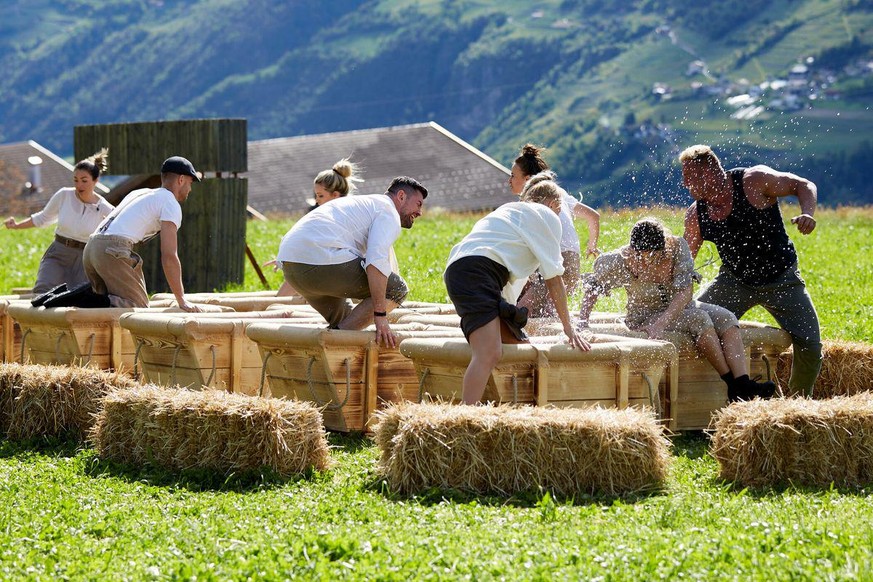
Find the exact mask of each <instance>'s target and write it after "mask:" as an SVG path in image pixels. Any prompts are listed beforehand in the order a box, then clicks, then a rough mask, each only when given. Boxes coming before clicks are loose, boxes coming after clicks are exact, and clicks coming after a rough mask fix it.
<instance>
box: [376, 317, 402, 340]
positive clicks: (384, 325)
mask: <svg viewBox="0 0 873 582" xmlns="http://www.w3.org/2000/svg"><path fill="white" fill-rule="evenodd" d="M373 323H375V325H376V343H377V344H378V343H384V344H385V346H386V347H392V348H396V347H397V338H396V337H395V336H394V332H392V331H391V326H390V325H388V318H387V317H385V316H384V315H377V316H376V317H374V318H373Z"/></svg>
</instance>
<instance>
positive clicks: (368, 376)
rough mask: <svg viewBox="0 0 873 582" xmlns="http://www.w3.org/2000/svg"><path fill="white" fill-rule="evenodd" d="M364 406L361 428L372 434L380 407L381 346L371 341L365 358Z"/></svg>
mask: <svg viewBox="0 0 873 582" xmlns="http://www.w3.org/2000/svg"><path fill="white" fill-rule="evenodd" d="M364 367H365V369H364V379H365V381H364V406H362V407H361V408H363V413H364V418H363V419H362V422H361V426H363V427H364V430H365V431H367V432H372V430H371V428H370V420H371V419H372V418H373V413H375V412H376V407H377V406H378V405H379V400H378V398H377V391H378V388H379V344H377V343H376V341H375V340H374V341H371V342H370V343H369V344H367V353H366V356H365V357H364Z"/></svg>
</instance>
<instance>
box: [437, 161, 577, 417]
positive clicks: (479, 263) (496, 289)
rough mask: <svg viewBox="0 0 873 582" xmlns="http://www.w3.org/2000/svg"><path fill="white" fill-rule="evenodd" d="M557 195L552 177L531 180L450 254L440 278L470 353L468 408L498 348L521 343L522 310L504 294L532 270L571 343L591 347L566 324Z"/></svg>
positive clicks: (480, 390)
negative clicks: (516, 199)
mask: <svg viewBox="0 0 873 582" xmlns="http://www.w3.org/2000/svg"><path fill="white" fill-rule="evenodd" d="M561 192H562V190H561V188H560V187H559V186H558V185H557V184H556V183H555V182H554V180H553V179H552V175H551V173H548V172H543V173H540V174H537V175H536V176H534V177H532V178H531V179H530V180H528V181H527V183H526V184H525V186H524V189H523V190H522V192H521V201H520V202H510V203H509V204H504V205H503V206H501V207H499V208H498V209H497V210H495V211H494V212H492V213H491V214H488V215H487V216H485V217H484V218H482V219H481V220H479V221H478V222H477V223H476V224H475V225H474V226H473V230H472V231H470V234H468V235H467V236H466V237H464V239H463V240H462V241H461V242H459V243H458V244H456V245H455V246H454V248H452V251H451V253H450V254H449V261H448V265H447V266H446V271H445V273H444V274H443V280H444V281H445V284H446V290H447V291H448V293H449V299H451V301H452V303H453V304H454V305H455V310H456V311H457V313H458V315H460V316H461V329H462V331H463V332H464V337H466V338H467V341H468V342H469V343H470V348H471V349H472V351H473V357H472V359H471V360H470V365H469V366H467V371H466V373H465V374H464V382H463V396H462V398H463V400H464V402H465V403H466V404H475V403H477V402H479V401H480V400H481V398H482V394H484V392H485V385H486V383H487V381H488V377H489V376H490V375H491V371H492V370H493V369H494V366H496V365H497V362H499V361H500V356H501V355H502V353H503V344H504V343H522V342H526V341H527V336H526V335H525V333H524V331H523V329H522V328H523V327H524V325H525V324H526V323H527V315H528V310H527V308H525V307H517V306H515V305H512V303H511V302H510V301H507V295H509V294H511V289H512V283H514V282H516V281H524V280H525V279H527V278H528V277H529V276H530V275H531V273H533V272H534V271H535V270H536V269H539V270H540V272H541V273H542V276H543V277H544V278H545V283H544V285H545V287H546V289H547V290H548V293H549V296H550V297H551V300H552V302H553V303H554V305H555V307H556V311H557V314H558V317H559V318H560V319H561V323H562V324H563V326H564V333H565V334H566V335H567V338H568V340H569V342H570V345H572V346H573V347H575V348H578V349H580V350H583V351H587V350H589V349H591V346H590V345H589V344H588V342H586V341H585V340H584V339H582V337H581V336H580V335H579V333H578V332H577V331H576V329H575V328H574V327H573V324H572V322H571V321H570V312H569V309H568V307H567V291H566V289H565V288H564V281H563V279H562V278H561V275H562V274H563V273H564V266H563V264H562V259H561V244H560V242H561V221H560V219H559V218H558V216H557V215H558V213H559V212H560V211H561ZM511 299H512V300H513V301H514V299H515V298H514V297H512V298H511Z"/></svg>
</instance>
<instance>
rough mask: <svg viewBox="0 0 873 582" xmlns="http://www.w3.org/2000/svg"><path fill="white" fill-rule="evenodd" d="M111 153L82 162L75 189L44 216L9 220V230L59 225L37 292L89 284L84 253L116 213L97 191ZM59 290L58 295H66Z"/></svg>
mask: <svg viewBox="0 0 873 582" xmlns="http://www.w3.org/2000/svg"><path fill="white" fill-rule="evenodd" d="M108 158H109V150H107V149H106V148H103V149H102V150H100V151H99V152H97V153H96V154H94V155H93V156H90V157H88V158H85V159H84V160H82V161H80V162H78V163H77V164H76V166H75V168H74V169H73V187H72V188H61V189H60V190H58V191H57V192H55V193H54V195H53V196H52V197H51V199H49V201H48V203H47V204H46V205H45V208H43V209H42V210H41V211H40V212H37V213H35V214H32V215H31V216H30V218H27V219H26V220H22V221H21V222H17V221H16V220H15V218H13V217H11V216H10V217H9V218H7V219H6V221H5V222H4V224H5V225H6V228H13V229H18V228H34V227H41V226H45V225H47V224H53V223H57V227H56V228H55V240H54V241H52V244H51V245H49V248H48V249H47V250H46V252H45V254H44V255H43V256H42V259H41V260H40V262H39V271H38V273H37V275H36V284H35V285H34V286H33V292H34V293H35V294H37V295H39V294H42V293H45V292H47V291H49V290H51V289H54V288H56V287H58V286H60V285H62V284H65V285H66V286H67V288H69V289H72V288H73V287H75V286H77V285H80V284H82V283H86V282H87V281H88V278H87V277H86V276H85V270H84V268H83V267H82V251H84V249H85V243H87V242H88V237H90V236H91V233H93V232H94V230H95V229H96V228H97V226H98V225H99V224H100V223H101V222H102V221H103V219H104V218H106V216H107V215H108V214H109V213H110V212H112V210H113V208H115V207H114V206H112V204H110V203H109V202H107V201H106V199H105V198H103V197H102V196H101V195H100V194H97V193H96V192H95V191H94V187H95V186H96V185H97V182H98V181H99V179H100V175H101V174H102V173H105V172H106V170H107V167H108V166H107V161H108ZM62 290H64V289H63V288H62V289H58V291H62Z"/></svg>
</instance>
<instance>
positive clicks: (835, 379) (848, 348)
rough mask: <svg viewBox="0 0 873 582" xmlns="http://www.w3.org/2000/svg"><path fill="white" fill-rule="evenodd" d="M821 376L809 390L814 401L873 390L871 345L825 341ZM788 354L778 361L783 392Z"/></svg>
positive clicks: (787, 371)
mask: <svg viewBox="0 0 873 582" xmlns="http://www.w3.org/2000/svg"><path fill="white" fill-rule="evenodd" d="M822 343H823V350H822V351H823V355H824V359H823V360H822V365H821V373H820V374H819V376H818V379H817V380H816V381H815V386H814V387H813V390H812V396H813V398H831V397H833V396H850V395H852V394H858V393H859V392H864V391H867V390H873V345H870V344H866V343H862V342H848V341H841V340H825V341H824V342H822ZM792 359H793V354H792V352H791V351H787V352H785V353H783V354H782V355H781V356H780V357H779V363H778V365H777V366H776V375H777V376H778V378H779V385H780V386H781V387H782V389H783V390H787V389H788V378H789V376H790V375H791V362H792Z"/></svg>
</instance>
